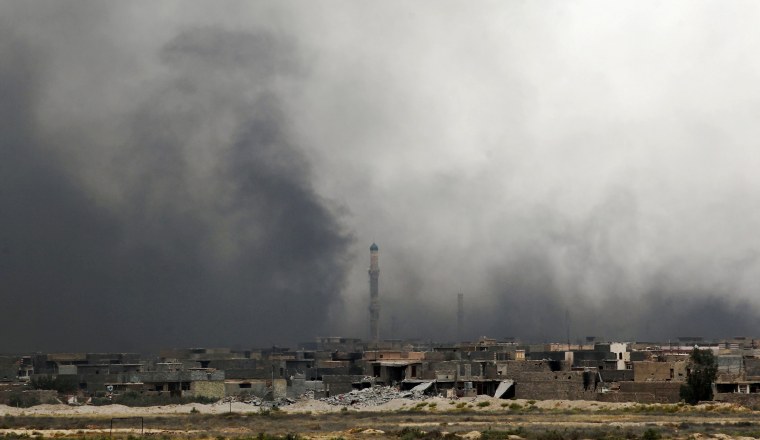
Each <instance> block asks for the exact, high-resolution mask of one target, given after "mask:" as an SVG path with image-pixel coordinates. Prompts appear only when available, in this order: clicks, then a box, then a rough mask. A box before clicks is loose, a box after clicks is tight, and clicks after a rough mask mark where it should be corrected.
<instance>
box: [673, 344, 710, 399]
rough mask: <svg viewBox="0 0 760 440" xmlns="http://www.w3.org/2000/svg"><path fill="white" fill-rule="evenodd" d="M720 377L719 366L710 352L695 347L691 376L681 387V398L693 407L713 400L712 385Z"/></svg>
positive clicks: (692, 354)
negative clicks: (701, 402)
mask: <svg viewBox="0 0 760 440" xmlns="http://www.w3.org/2000/svg"><path fill="white" fill-rule="evenodd" d="M717 375H718V364H717V362H716V361H715V356H714V355H713V353H712V351H710V350H700V349H699V348H696V347H694V350H693V351H692V352H691V356H690V358H689V374H688V376H687V378H686V383H685V384H684V385H681V391H680V395H681V398H682V399H683V400H684V401H686V403H689V404H691V405H696V404H697V403H698V402H699V401H705V400H712V398H713V393H712V384H713V382H715V378H716V377H717Z"/></svg>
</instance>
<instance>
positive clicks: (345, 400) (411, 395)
mask: <svg viewBox="0 0 760 440" xmlns="http://www.w3.org/2000/svg"><path fill="white" fill-rule="evenodd" d="M424 398H425V395H424V393H419V392H412V391H400V390H398V389H396V388H393V387H381V386H374V387H371V388H364V389H361V390H351V391H349V392H348V393H345V394H338V395H336V396H331V397H325V398H322V399H318V400H320V401H322V402H326V403H329V404H330V405H340V406H374V405H382V404H383V403H386V402H389V401H391V400H393V399H412V400H422V399H424Z"/></svg>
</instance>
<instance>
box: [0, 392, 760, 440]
mask: <svg viewBox="0 0 760 440" xmlns="http://www.w3.org/2000/svg"><path fill="white" fill-rule="evenodd" d="M344 408H345V409H344ZM230 410H231V412H230ZM758 416H760V413H758V412H754V411H750V410H748V409H746V408H743V407H739V406H734V405H727V404H713V405H700V406H697V407H690V406H685V405H637V404H633V403H601V402H589V401H559V400H556V401H553V400H550V401H525V400H499V399H493V398H490V397H487V396H479V397H477V398H471V399H459V400H450V399H444V398H430V399H427V400H425V401H413V400H405V399H396V400H392V401H390V402H387V403H385V404H382V405H377V406H368V407H341V406H333V405H329V404H327V403H325V402H320V401H314V400H311V401H299V402H297V403H296V404H294V405H290V406H286V407H283V408H282V409H280V410H271V411H268V410H262V409H261V408H259V407H256V406H253V405H247V404H244V403H240V402H236V403H233V404H232V406H231V407H230V405H229V404H210V405H203V404H187V405H167V406H156V407H132V408H130V407H126V406H122V405H108V406H78V407H75V406H67V405H39V406H35V407H32V408H12V407H7V406H3V405H0V435H4V436H6V438H14V437H18V436H23V435H29V436H45V437H77V438H83V437H103V436H105V437H108V436H109V435H110V434H111V430H110V428H111V422H112V419H113V418H123V417H142V418H143V420H142V421H143V422H144V428H145V430H144V435H145V436H146V437H159V438H161V437H163V438H166V437H169V438H219V437H224V438H243V437H255V436H258V435H259V433H266V434H268V435H280V436H281V435H286V434H297V435H298V436H300V437H304V438H309V439H325V440H327V439H339V438H343V439H346V440H348V439H359V438H361V439H365V438H377V439H380V438H396V439H397V438H403V439H404V440H411V439H414V438H443V437H449V438H452V439H453V438H455V437H453V436H454V435H456V436H457V437H456V438H467V439H470V440H474V439H476V438H480V437H481V436H482V435H483V433H485V434H486V435H485V437H487V438H488V439H489V440H495V439H499V438H504V439H508V438H509V437H508V436H509V435H512V436H513V440H516V439H517V438H518V437H519V438H528V439H536V440H565V439H566V440H580V439H605V440H611V439H617V438H620V439H629V440H634V439H643V438H644V435H645V433H646V434H647V435H649V436H650V438H647V439H646V440H655V439H653V438H651V436H653V435H654V436H662V437H664V438H690V439H693V440H694V439H697V438H698V437H700V436H702V437H703V438H705V439H706V438H715V439H723V440H725V439H727V438H729V437H730V438H737V439H738V438H742V437H746V438H749V437H752V438H760V418H759V417H758ZM756 420H757V422H756ZM113 422H114V425H113V426H114V431H113V436H114V437H115V438H126V437H127V436H128V435H136V436H139V435H140V433H141V432H142V431H141V429H140V428H141V426H140V421H139V420H137V419H130V420H114V421H113ZM547 435H549V437H546V436H547ZM265 437H266V436H263V437H260V438H262V439H264V438H265Z"/></svg>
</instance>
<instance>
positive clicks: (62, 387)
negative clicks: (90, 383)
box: [30, 375, 78, 394]
mask: <svg viewBox="0 0 760 440" xmlns="http://www.w3.org/2000/svg"><path fill="white" fill-rule="evenodd" d="M30 385H31V386H32V388H34V389H35V390H55V391H58V392H59V393H61V394H66V393H73V392H75V391H77V388H78V385H77V378H76V376H56V377H55V378H53V377H52V376H42V375H41V376H36V377H34V378H33V379H32V381H31V382H30Z"/></svg>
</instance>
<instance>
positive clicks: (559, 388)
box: [514, 371, 597, 400]
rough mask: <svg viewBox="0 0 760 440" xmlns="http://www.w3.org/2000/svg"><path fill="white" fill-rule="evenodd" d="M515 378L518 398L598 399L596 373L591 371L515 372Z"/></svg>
mask: <svg viewBox="0 0 760 440" xmlns="http://www.w3.org/2000/svg"><path fill="white" fill-rule="evenodd" d="M584 376H585V377H584ZM514 378H515V379H514V380H515V385H514V387H515V397H516V398H518V399H534V400H548V399H564V400H595V399H596V394H597V393H596V383H595V375H594V374H593V373H591V372H583V371H557V372H523V373H518V374H515V375H514Z"/></svg>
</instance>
